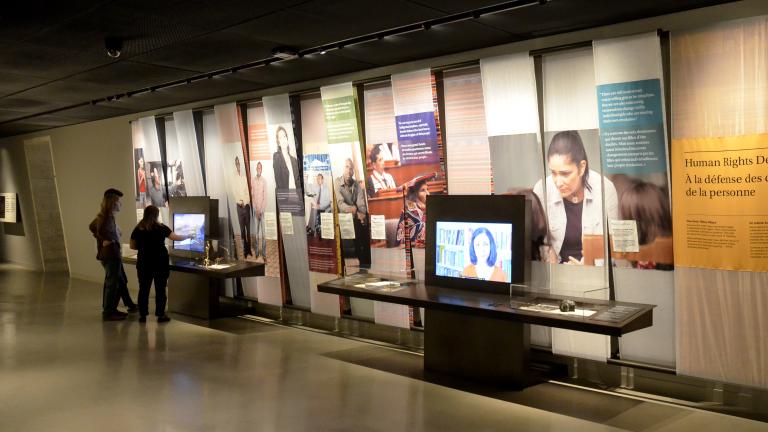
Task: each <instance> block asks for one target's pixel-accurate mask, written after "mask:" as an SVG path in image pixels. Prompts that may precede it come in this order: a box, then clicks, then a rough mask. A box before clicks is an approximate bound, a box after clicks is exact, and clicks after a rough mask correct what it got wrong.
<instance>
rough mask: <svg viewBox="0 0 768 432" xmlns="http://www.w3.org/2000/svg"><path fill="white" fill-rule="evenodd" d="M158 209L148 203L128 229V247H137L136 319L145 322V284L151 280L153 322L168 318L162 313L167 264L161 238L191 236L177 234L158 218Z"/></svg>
mask: <svg viewBox="0 0 768 432" xmlns="http://www.w3.org/2000/svg"><path fill="white" fill-rule="evenodd" d="M159 216H160V209H158V208H157V207H156V206H153V205H150V206H147V207H146V208H145V209H144V216H143V217H142V219H141V221H140V222H139V223H138V225H136V228H134V229H133V232H132V233H131V249H133V250H137V251H139V253H138V257H137V261H136V272H137V273H138V276H139V314H140V317H139V322H147V315H149V288H150V287H151V286H152V282H153V281H154V282H155V316H157V322H159V323H160V322H167V321H170V320H171V319H170V318H168V316H167V315H166V314H165V303H166V301H167V299H168V297H167V296H166V294H165V287H166V285H167V284H168V275H169V273H170V266H169V264H168V249H166V247H165V239H166V238H169V239H171V240H175V241H179V240H186V239H189V238H194V234H192V235H179V234H176V233H174V232H173V231H171V229H170V228H168V227H167V226H165V225H163V224H162V223H160V222H159V220H158V219H159Z"/></svg>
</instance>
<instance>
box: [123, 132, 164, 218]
mask: <svg viewBox="0 0 768 432" xmlns="http://www.w3.org/2000/svg"><path fill="white" fill-rule="evenodd" d="M131 137H132V141H133V169H132V171H133V179H134V185H135V194H136V206H135V211H136V220H137V221H140V220H141V218H142V217H143V215H144V207H146V206H148V205H154V206H155V207H158V208H159V209H160V219H161V222H163V223H166V224H167V223H169V222H168V217H169V216H168V193H167V190H166V183H165V174H164V170H163V159H162V153H161V152H160V140H159V137H158V131H157V124H156V123H155V117H142V118H140V119H138V120H136V121H133V122H131Z"/></svg>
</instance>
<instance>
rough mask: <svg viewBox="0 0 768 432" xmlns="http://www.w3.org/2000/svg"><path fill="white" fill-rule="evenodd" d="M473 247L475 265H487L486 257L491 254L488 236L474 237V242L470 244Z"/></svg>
mask: <svg viewBox="0 0 768 432" xmlns="http://www.w3.org/2000/svg"><path fill="white" fill-rule="evenodd" d="M472 244H473V246H474V247H475V256H476V257H477V263H478V264H483V265H485V264H487V263H488V255H490V254H491V242H490V240H489V239H488V236H487V235H486V234H485V233H483V234H480V235H478V236H477V237H475V240H474V242H473V243H472Z"/></svg>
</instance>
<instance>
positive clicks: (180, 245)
mask: <svg viewBox="0 0 768 432" xmlns="http://www.w3.org/2000/svg"><path fill="white" fill-rule="evenodd" d="M173 231H174V232H175V233H176V234H179V235H190V234H194V238H191V239H186V240H179V241H174V242H173V248H174V249H176V250H184V251H191V252H200V253H202V252H203V251H204V250H205V214H202V213H174V214H173Z"/></svg>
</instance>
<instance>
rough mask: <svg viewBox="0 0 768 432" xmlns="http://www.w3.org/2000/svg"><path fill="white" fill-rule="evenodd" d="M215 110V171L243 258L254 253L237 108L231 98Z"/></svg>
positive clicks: (249, 200) (236, 248)
mask: <svg viewBox="0 0 768 432" xmlns="http://www.w3.org/2000/svg"><path fill="white" fill-rule="evenodd" d="M214 112H215V114H216V123H217V125H218V128H219V139H220V142H219V150H220V166H219V168H218V173H219V175H220V176H222V177H223V178H224V184H225V186H226V192H227V202H228V210H229V211H228V213H229V220H230V223H231V225H232V231H233V233H234V239H235V251H234V256H236V257H237V259H239V260H246V259H248V258H253V257H254V253H253V252H254V251H253V248H252V247H251V246H252V245H251V238H250V230H251V218H252V210H251V197H250V192H249V190H248V174H247V171H246V169H245V163H246V159H245V156H244V152H243V143H242V141H241V137H240V124H239V118H238V109H237V105H236V104H235V103H234V102H233V103H228V104H223V105H216V106H214Z"/></svg>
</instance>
